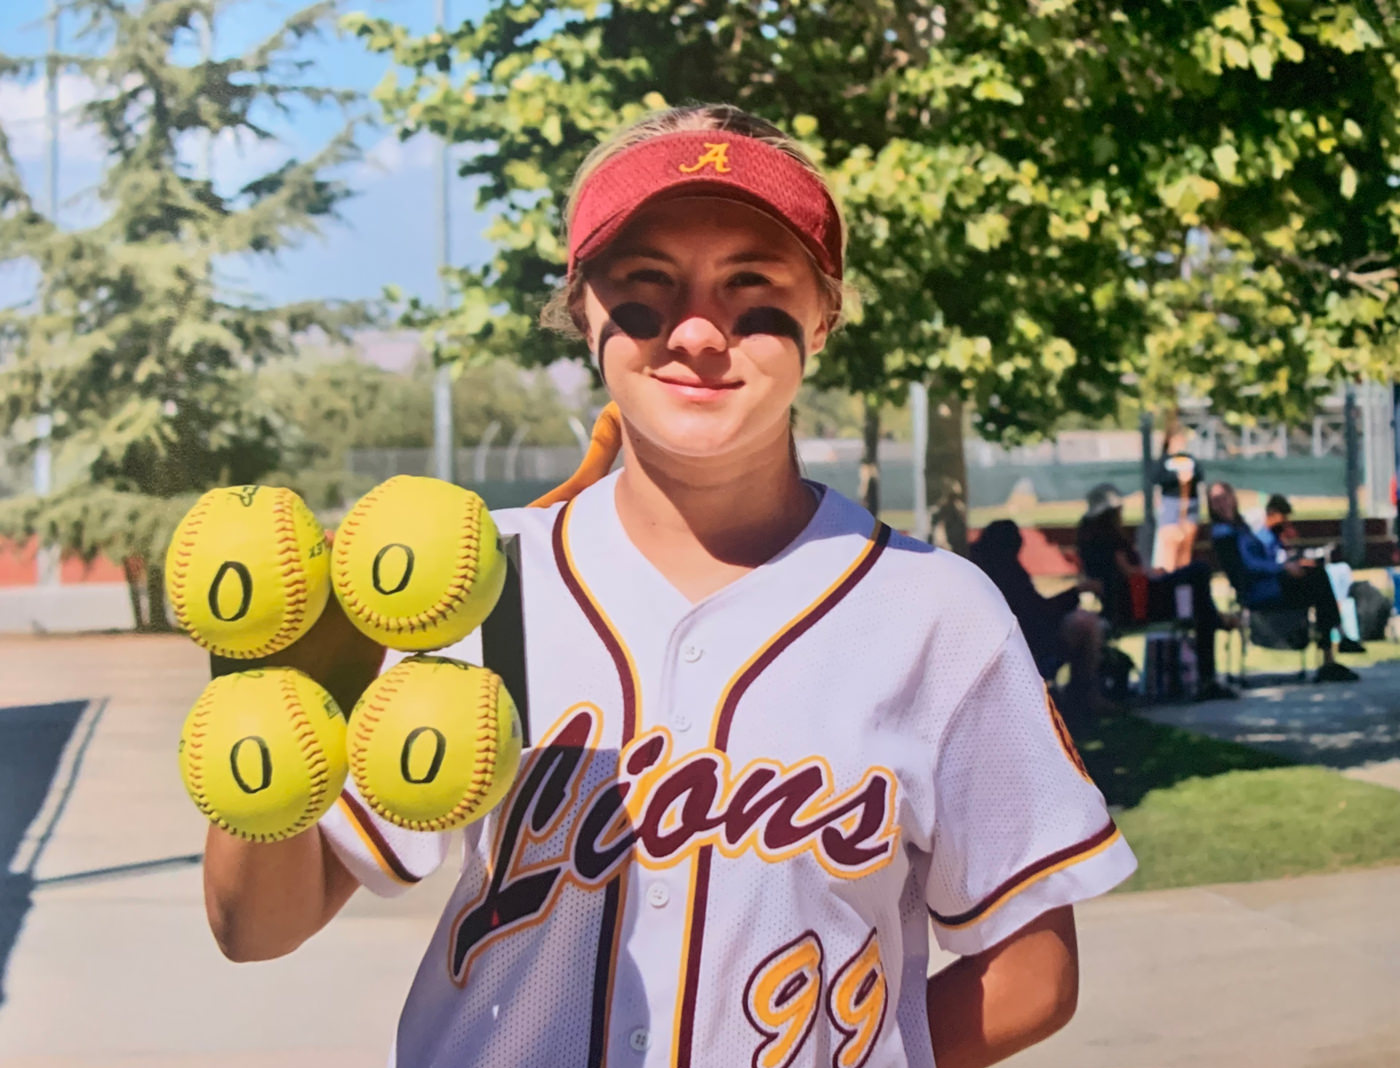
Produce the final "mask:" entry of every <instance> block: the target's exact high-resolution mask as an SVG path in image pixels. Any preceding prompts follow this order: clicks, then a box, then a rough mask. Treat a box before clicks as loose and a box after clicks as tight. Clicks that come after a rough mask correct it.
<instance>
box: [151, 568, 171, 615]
mask: <svg viewBox="0 0 1400 1068" xmlns="http://www.w3.org/2000/svg"><path fill="white" fill-rule="evenodd" d="M146 625H147V627H148V629H150V630H153V631H161V632H164V631H168V630H170V629H171V628H170V617H169V616H168V615H166V612H165V567H164V565H163V564H160V563H157V562H156V561H154V560H147V561H146Z"/></svg>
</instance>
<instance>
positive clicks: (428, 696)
mask: <svg viewBox="0 0 1400 1068" xmlns="http://www.w3.org/2000/svg"><path fill="white" fill-rule="evenodd" d="M520 747H521V731H520V716H519V714H518V713H517V712H516V708H515V702H514V701H512V700H511V697H510V694H509V693H507V692H506V688H505V686H504V685H502V683H501V677H500V676H499V675H497V674H496V673H495V672H494V671H490V670H488V669H486V668H482V667H476V666H474V665H471V664H464V663H462V662H461V661H460V660H452V659H449V658H448V657H442V656H421V655H420V656H412V657H409V658H408V659H407V660H403V661H401V662H400V663H398V664H395V665H394V666H393V667H392V668H390V669H389V670H388V671H386V672H384V674H382V675H380V676H379V678H377V679H376V680H375V681H374V682H372V683H371V684H370V686H369V689H367V690H366V691H365V692H364V694H363V696H361V697H360V700H359V701H358V702H357V703H356V705H355V708H354V711H352V712H351V713H350V725H349V736H348V738H347V739H346V749H347V751H348V755H349V761H350V775H351V777H352V778H353V779H354V782H355V787H356V789H358V790H359V792H360V795H361V796H362V797H363V798H364V799H365V801H366V803H367V804H368V805H369V806H370V807H371V808H372V809H374V811H375V812H377V813H379V815H381V816H383V817H384V818H385V819H386V820H389V821H390V822H391V823H394V824H397V825H398V826H400V827H407V828H409V829H410V830H415V831H445V830H450V829H452V828H454V827H462V826H465V825H466V824H468V823H471V822H472V821H473V820H475V819H478V818H479V817H481V816H484V815H485V814H486V813H487V812H489V811H491V809H493V808H495V807H496V805H497V804H499V803H500V800H501V798H503V797H504V796H505V794H506V791H507V790H508V789H510V784H511V783H512V782H514V780H515V773H516V771H517V770H518V769H519V767H520Z"/></svg>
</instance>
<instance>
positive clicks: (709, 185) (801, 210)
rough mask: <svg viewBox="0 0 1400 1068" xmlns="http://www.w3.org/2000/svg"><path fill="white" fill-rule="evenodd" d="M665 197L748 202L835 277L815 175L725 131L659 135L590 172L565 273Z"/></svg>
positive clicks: (837, 239) (831, 216)
mask: <svg viewBox="0 0 1400 1068" xmlns="http://www.w3.org/2000/svg"><path fill="white" fill-rule="evenodd" d="M663 196H667V197H672V196H720V197H727V198H729V199H731V200H738V201H742V202H743V203H745V204H749V205H751V206H753V207H755V208H757V209H759V210H760V211H762V212H765V213H766V214H768V215H771V216H772V217H773V218H775V219H776V220H777V221H778V222H780V223H782V224H783V225H785V226H786V227H787V228H788V229H789V230H791V231H792V232H793V234H794V235H795V236H796V237H797V238H798V240H800V241H801V242H802V244H803V245H804V246H806V248H807V250H808V251H809V252H810V253H811V254H812V256H813V258H814V259H815V260H816V261H817V266H819V267H820V268H821V269H822V271H823V272H824V273H826V274H829V275H831V276H832V277H834V278H840V277H841V268H842V264H841V222H840V217H839V216H838V215H837V212H836V205H835V204H834V203H833V202H832V200H831V196H830V195H829V194H828V193H827V191H826V186H825V185H824V184H823V183H822V181H821V179H820V178H818V177H817V176H816V175H815V174H813V173H812V172H811V171H810V170H808V169H807V168H806V167H804V166H803V165H802V164H801V163H799V162H797V160H795V159H793V158H792V157H791V156H789V155H788V154H787V153H786V152H784V151H782V150H781V149H778V148H774V147H773V146H772V145H769V144H765V143H764V142H762V141H758V140H755V139H754V138H752V137H743V136H741V135H739V134H733V133H727V132H725V131H723V130H690V131H686V132H684V133H670V134H662V135H660V136H658V137H653V138H652V139H650V140H649V141H644V142H643V143H641V144H639V145H635V146H633V147H632V148H629V149H626V150H624V151H623V152H620V153H619V154H618V155H616V156H613V157H612V158H611V159H609V160H608V161H607V162H606V163H604V164H603V165H602V166H601V167H599V168H598V169H597V170H596V171H594V172H593V174H591V175H590V176H589V178H588V180H587V181H586V182H585V183H584V185H583V189H582V191H581V192H580V193H579V197H578V202H577V206H576V207H575V209H574V216H573V221H572V224H571V225H570V227H569V276H570V277H573V274H574V271H575V270H576V269H577V267H578V265H579V264H580V263H583V262H584V261H585V260H587V259H589V258H590V257H592V256H595V255H597V254H598V253H599V252H601V251H602V250H603V249H604V248H605V247H606V246H607V244H608V242H610V241H611V240H612V239H613V238H615V237H616V236H617V235H618V233H620V232H621V230H622V228H623V227H624V226H626V225H627V223H628V222H629V221H630V220H631V219H632V217H633V216H634V215H636V213H637V211H638V210H639V209H640V208H641V207H642V206H643V205H645V204H648V203H650V202H651V201H653V200H656V199H658V198H660V197H663Z"/></svg>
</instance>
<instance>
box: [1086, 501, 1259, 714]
mask: <svg viewBox="0 0 1400 1068" xmlns="http://www.w3.org/2000/svg"><path fill="white" fill-rule="evenodd" d="M1087 505H1088V507H1087V509H1086V511H1085V513H1084V518H1083V519H1081V520H1080V521H1079V530H1078V533H1077V538H1076V540H1077V543H1078V548H1079V559H1080V563H1081V566H1082V567H1083V569H1084V573H1085V574H1086V575H1088V576H1089V577H1090V578H1091V579H1094V580H1095V581H1097V582H1098V583H1099V584H1100V585H1101V586H1102V587H1103V594H1102V595H1101V600H1102V602H1103V609H1104V617H1105V618H1106V619H1107V620H1109V622H1111V623H1113V624H1114V625H1115V626H1119V627H1130V626H1133V625H1135V624H1139V623H1166V622H1169V621H1171V620H1173V619H1176V618H1177V605H1176V591H1177V590H1178V589H1179V588H1181V587H1186V588H1188V589H1190V591H1191V624H1192V628H1193V630H1194V631H1195V634H1196V664H1197V666H1198V668H1199V681H1198V682H1197V685H1196V693H1195V697H1196V699H1197V700H1198V701H1210V700H1215V699H1217V698H1228V697H1237V696H1239V695H1238V694H1236V693H1235V691H1234V690H1232V689H1230V688H1229V687H1228V686H1224V685H1222V684H1221V683H1220V682H1219V680H1217V679H1216V677H1215V634H1216V631H1218V630H1220V629H1221V628H1222V627H1225V626H1226V625H1227V624H1226V621H1225V620H1223V619H1222V618H1221V616H1220V613H1219V612H1217V611H1216V609H1215V602H1214V601H1213V600H1212V599H1211V596H1210V568H1209V567H1208V566H1207V565H1205V564H1203V563H1192V564H1188V565H1187V566H1186V567H1180V568H1176V569H1175V570H1172V571H1148V570H1147V569H1146V568H1144V567H1143V566H1142V558H1141V557H1140V556H1139V555H1138V552H1137V550H1136V549H1135V548H1134V547H1133V544H1132V542H1131V541H1130V540H1129V538H1128V535H1127V534H1126V532H1125V531H1124V530H1123V498H1122V496H1121V495H1120V494H1119V492H1118V490H1117V488H1116V487H1114V486H1112V485H1110V484H1109V483H1107V482H1105V483H1101V484H1100V485H1098V486H1095V487H1094V488H1093V489H1092V490H1090V491H1089V495H1088V498H1087ZM1134 587H1136V589H1137V590H1138V591H1139V594H1138V596H1137V597H1134V596H1133V589H1134Z"/></svg>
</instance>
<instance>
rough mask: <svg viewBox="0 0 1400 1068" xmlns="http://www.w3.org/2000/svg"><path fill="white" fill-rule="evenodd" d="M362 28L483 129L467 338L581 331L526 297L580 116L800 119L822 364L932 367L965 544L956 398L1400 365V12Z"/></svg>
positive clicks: (538, 283)
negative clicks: (712, 104) (830, 211)
mask: <svg viewBox="0 0 1400 1068" xmlns="http://www.w3.org/2000/svg"><path fill="white" fill-rule="evenodd" d="M352 25H353V27H354V28H355V29H356V31H357V32H358V33H360V34H361V36H362V37H363V38H364V39H365V41H366V42H367V44H368V46H369V47H370V48H371V49H374V50H377V51H381V52H384V53H387V54H389V55H391V56H392V58H393V60H394V63H395V65H396V66H395V69H393V70H391V72H390V73H389V75H388V76H387V77H386V79H385V82H384V83H383V84H382V85H381V87H380V89H379V90H378V94H377V95H378V97H379V99H380V100H381V102H382V104H383V106H384V107H385V110H386V113H387V114H388V115H389V116H390V117H391V118H392V119H393V120H394V121H396V122H397V123H398V124H399V125H400V127H401V129H402V130H403V132H404V133H405V135H407V134H411V133H414V132H417V131H419V130H429V131H432V132H433V133H435V134H437V135H441V136H445V137H447V138H449V139H451V140H454V141H461V142H466V143H469V144H471V145H473V146H474V147H475V148H476V149H477V151H476V153H475V154H474V155H472V156H471V157H470V158H469V159H468V161H467V162H466V163H464V164H463V166H462V173H463V174H465V175H470V176H474V177H476V178H479V179H481V187H480V190H481V191H480V194H479V197H480V201H479V203H480V206H481V207H482V208H484V209H486V210H488V211H489V212H490V213H491V214H492V217H493V222H492V225H491V228H490V229H489V231H488V236H489V237H490V239H491V240H492V241H493V242H494V244H495V248H496V251H495V255H494V256H493V258H492V259H491V261H490V262H489V263H488V264H486V265H485V266H484V267H482V268H481V269H477V270H468V271H461V272H458V273H457V275H456V279H455V280H456V283H457V286H458V297H457V302H456V307H455V308H454V309H453V310H452V312H451V314H449V315H448V316H446V317H445V318H444V319H443V320H440V322H439V324H438V325H439V328H440V330H441V332H442V335H443V336H444V337H447V338H455V339H459V343H460V344H461V345H462V346H463V350H464V351H465V349H466V348H467V346H468V345H470V346H472V347H476V348H480V347H481V346H487V347H494V348H495V349H496V351H500V352H502V353H512V354H516V355H518V357H519V358H520V359H522V360H524V361H526V362H543V361H548V360H552V359H556V358H559V357H560V356H562V355H565V354H566V353H567V352H568V349H567V347H566V346H565V345H564V344H563V343H561V342H560V341H559V340H558V339H556V338H552V337H550V336H548V335H545V334H542V333H541V332H539V331H538V330H535V329H533V320H534V316H535V313H536V311H537V309H538V308H539V307H540V305H541V304H542V302H543V300H544V299H545V297H546V295H547V294H548V293H549V292H550V291H551V289H552V288H553V287H554V286H556V285H557V284H558V282H559V281H560V276H561V273H562V272H561V265H562V262H563V248H562V245H561V241H560V237H559V231H560V217H561V208H562V200H563V195H564V191H565V190H566V188H567V185H568V180H569V178H570V176H571V175H572V173H573V171H574V170H575V168H576V167H577V165H578V163H579V162H580V161H581V159H582V157H583V155H584V153H585V152H586V151H587V150H588V148H589V147H591V145H592V144H594V143H595V142H596V140H597V139H598V138H599V137H601V136H603V135H606V134H607V133H608V132H610V131H611V130H612V129H614V128H616V127H617V126H619V125H621V124H625V123H627V122H629V121H631V120H633V119H634V118H636V117H637V116H638V115H639V114H640V113H642V112H643V111H645V110H647V109H650V108H654V107H659V106H662V105H665V104H668V103H685V102H689V101H694V100H702V101H725V102H732V103H736V104H738V105H740V106H742V107H744V108H746V109H748V110H750V111H753V112H755V113H757V114H760V115H762V116H764V117H766V118H769V119H770V120H773V121H775V122H777V123H778V124H779V125H782V126H785V127H786V128H788V129H789V130H790V131H791V132H792V133H793V134H794V135H796V136H797V137H798V138H799V139H800V140H802V141H803V142H804V143H805V144H806V145H807V146H808V147H809V148H810V149H811V150H812V152H813V154H814V155H816V156H817V157H818V158H819V159H820V160H821V161H822V162H823V164H824V165H825V167H826V168H827V170H828V171H829V172H830V173H831V174H832V175H833V177H834V179H835V182H836V184H837V186H838V189H839V191H840V193H841V196H842V200H843V202H844V204H845V206H846V210H847V214H848V219H849V222H850V224H851V239H850V252H849V268H850V276H851V278H852V280H853V281H854V282H855V283H856V285H857V286H858V287H859V288H860V290H861V291H862V293H863V299H862V301H861V302H860V306H859V308H858V309H856V310H855V312H854V314H853V315H852V320H851V322H850V324H849V325H848V327H847V329H846V330H845V331H844V332H843V333H842V334H841V335H838V337H837V338H836V339H834V340H833V342H832V344H830V345H829V347H828V349H827V351H826V352H825V353H823V354H822V358H821V360H820V361H818V362H817V363H816V365H815V374H814V382H815V383H816V384H818V385H821V386H841V387H844V388H846V389H848V390H850V391H852V392H855V393H858V394H863V395H869V397H870V398H871V403H870V404H869V405H868V410H869V411H870V412H872V413H873V412H874V411H875V402H876V401H878V400H881V399H885V400H896V401H898V400H900V399H901V398H902V396H903V392H904V389H905V386H906V384H907V383H908V382H910V381H914V380H919V381H923V382H925V383H927V384H928V386H929V389H930V393H931V396H932V397H933V398H934V400H935V402H936V404H935V418H934V419H933V421H932V433H931V435H930V444H929V454H930V461H931V462H930V463H929V464H928V470H929V478H930V502H931V504H932V506H933V507H934V508H935V510H936V513H937V516H938V518H939V520H940V523H941V525H942V527H943V533H942V537H943V539H944V540H946V541H948V542H949V543H951V544H953V545H954V546H960V545H961V544H962V543H963V542H964V540H965V525H966V524H965V514H966V475H965V465H964V463H963V461H962V458H961V457H962V453H961V433H962V428H963V426H964V420H965V416H964V412H963V404H964V402H966V404H967V405H968V407H969V408H970V409H971V412H972V425H973V426H974V427H975V428H976V429H977V430H978V431H979V432H981V433H982V434H984V435H987V436H989V437H992V438H995V439H1002V440H1014V439H1016V438H1020V437H1025V436H1028V435H1034V434H1038V433H1044V432H1046V431H1048V430H1050V429H1053V427H1054V426H1055V425H1056V422H1057V420H1059V419H1060V418H1062V417H1064V416H1065V415H1067V414H1071V413H1072V414H1073V416H1074V417H1075V418H1076V419H1081V420H1083V419H1096V418H1102V417H1105V416H1108V415H1110V414H1112V413H1115V412H1117V411H1119V410H1121V408H1122V406H1123V404H1124V398H1125V396H1126V397H1130V398H1133V399H1135V400H1137V401H1138V402H1139V403H1142V404H1145V405H1148V406H1158V405H1162V404H1170V403H1171V402H1172V401H1174V399H1175V398H1176V396H1177V394H1178V392H1179V391H1181V390H1190V391H1192V392H1194V393H1197V394H1199V395H1202V396H1205V397H1207V398H1208V399H1210V400H1211V401H1212V403H1214V404H1215V406H1216V407H1217V409H1218V410H1222V411H1224V412H1227V413H1235V414H1238V415H1241V416H1244V417H1252V416H1256V415H1261V414H1274V413H1278V414H1286V413H1288V412H1290V411H1297V410H1299V409H1301V408H1303V407H1305V406H1307V405H1308V404H1309V403H1311V401H1312V399H1313V398H1314V397H1315V396H1316V394H1317V392H1318V391H1319V390H1322V389H1324V388H1327V387H1328V385H1329V383H1330V382H1332V381H1335V379H1336V378H1337V377H1338V376H1342V375H1356V374H1362V373H1371V374H1376V373H1380V372H1383V371H1385V370H1386V369H1387V368H1389V367H1393V365H1394V356H1393V355H1392V353H1393V345H1390V344H1389V342H1388V339H1389V338H1390V337H1391V335H1392V322H1393V312H1394V297H1395V291H1394V288H1393V287H1394V277H1393V268H1392V267H1391V262H1392V249H1393V247H1394V244H1395V239H1396V236H1397V231H1396V225H1397V222H1396V220H1397V215H1400V195H1397V193H1396V190H1395V186H1394V183H1393V175H1394V173H1395V170H1396V168H1395V162H1396V160H1397V159H1400V151H1397V150H1398V149H1400V145H1396V144H1395V139H1394V136H1393V135H1394V130H1395V122H1396V115H1397V113H1400V112H1398V111H1397V108H1396V103H1397V101H1396V77H1397V70H1400V65H1398V64H1397V51H1396V34H1397V32H1400V29H1398V28H1397V27H1400V24H1397V22H1396V21H1395V20H1389V21H1381V20H1375V19H1368V18H1367V17H1366V16H1365V15H1364V14H1363V13H1362V11H1361V10H1360V7H1359V5H1357V4H1347V3H1317V2H1314V0H1201V2H1192V3H1164V4H1157V5H1151V6H1139V7H1138V8H1135V9H1134V10H1133V11H1132V12H1131V13H1128V12H1125V11H1124V10H1122V9H1121V5H1119V4H1115V3H1109V2H1107V0H945V2H941V3H934V2H931V0H930V2H924V0H875V2H872V3H863V4H808V3H800V2H797V0H766V2H763V3H759V4H754V5H731V4H719V3H706V2H701V3H695V2H691V0H615V2H613V3H609V4H606V5H602V4H598V3H596V2H594V0H553V2H551V3H547V4H546V3H505V2H498V3H494V4H492V5H491V6H490V7H489V8H488V9H487V11H486V12H485V13H484V14H483V15H482V16H481V17H480V18H479V19H474V20H469V21H466V22H464V23H462V24H461V25H460V26H458V27H456V28H453V29H450V30H443V31H440V32H436V33H433V34H430V35H427V36H424V37H414V36H412V35H410V34H409V33H407V32H406V31H405V30H404V29H403V28H402V27H399V26H396V25H394V24H392V23H390V22H388V21H386V20H382V19H372V18H368V17H365V16H356V17H355V18H354V19H353V20H352ZM1193 235H1194V236H1193ZM1203 238H1205V239H1208V242H1209V245H1208V247H1209V252H1208V253H1206V252H1204V249H1205V248H1206V245H1205V244H1204V242H1203ZM1192 241H1194V242H1195V245H1194V246H1193V247H1191V248H1188V243H1189V242H1192ZM1193 264H1194V268H1193V267H1192V266H1191V265H1193ZM449 354H450V353H449ZM865 436H866V438H867V441H868V442H873V441H874V440H875V438H877V437H878V425H877V424H875V423H874V420H873V416H872V418H871V419H869V420H867V421H866V434H865Z"/></svg>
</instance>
